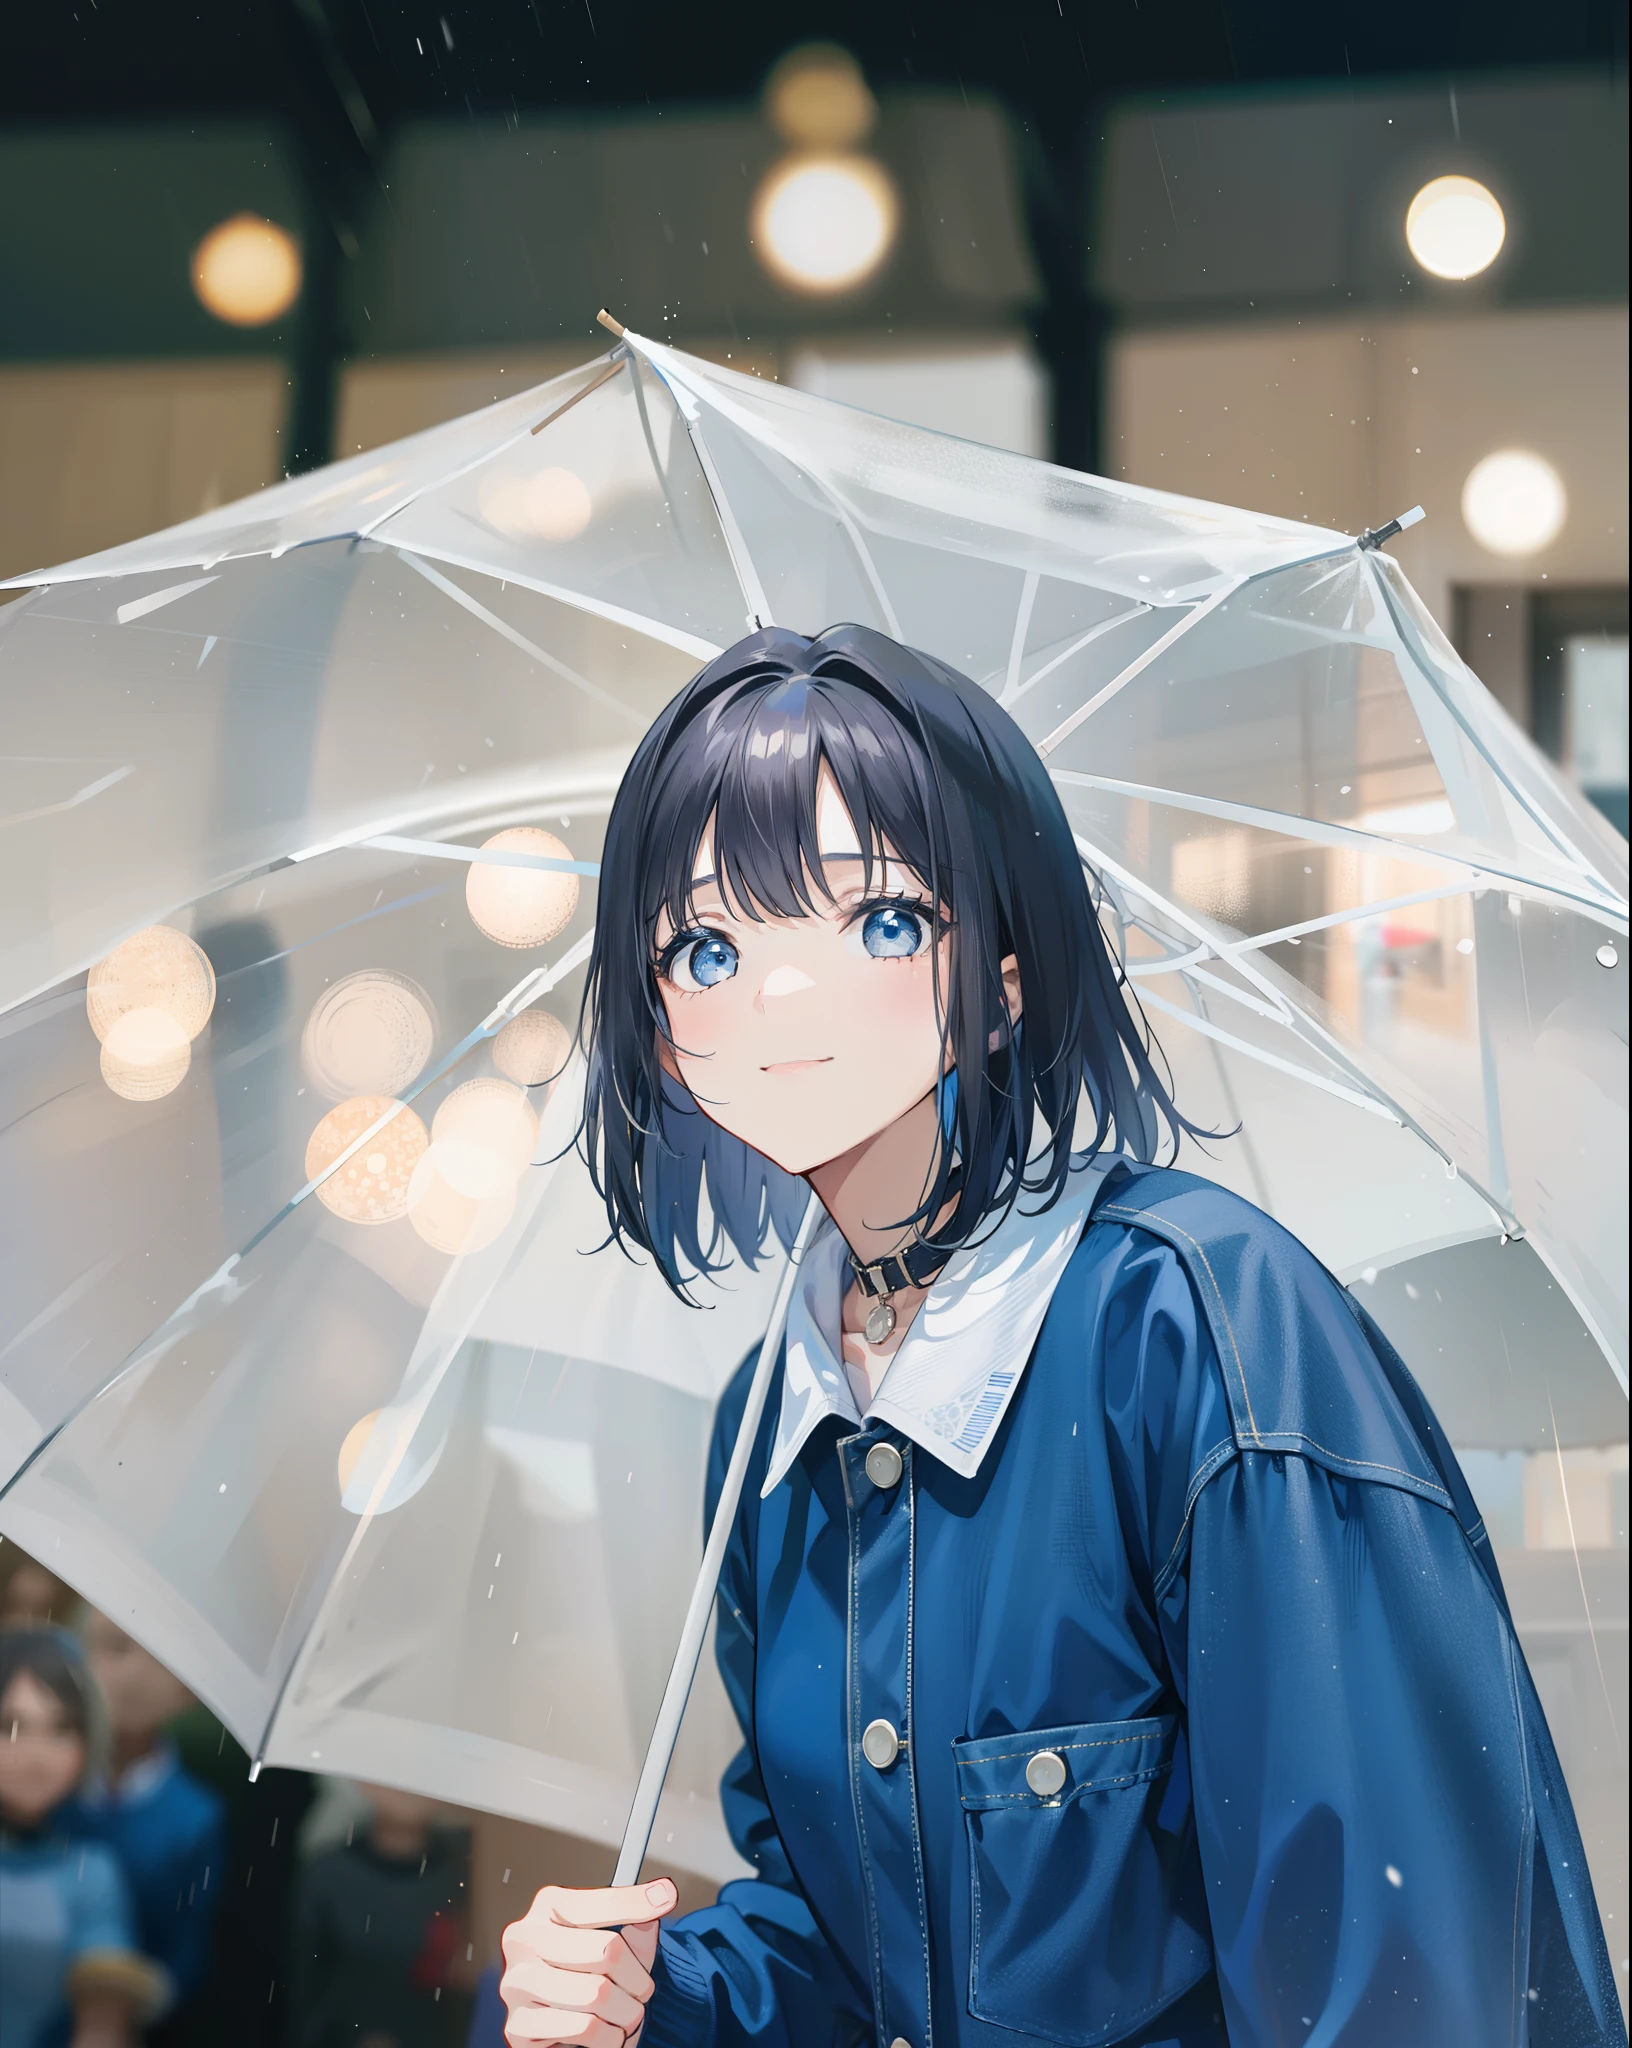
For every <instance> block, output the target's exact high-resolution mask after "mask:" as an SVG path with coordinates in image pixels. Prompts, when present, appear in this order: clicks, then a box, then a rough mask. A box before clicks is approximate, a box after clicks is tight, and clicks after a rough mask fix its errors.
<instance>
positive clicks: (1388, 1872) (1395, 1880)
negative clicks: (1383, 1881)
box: [1383, 1863, 1405, 1891]
mask: <svg viewBox="0 0 1632 2048" xmlns="http://www.w3.org/2000/svg"><path fill="white" fill-rule="evenodd" d="M1383 1875H1384V1877H1386V1878H1387V1879H1388V1881H1389V1883H1390V1884H1391V1885H1392V1886H1393V1887H1394V1889H1395V1890H1396V1891H1398V1890H1399V1888H1400V1886H1401V1885H1402V1884H1404V1883H1405V1879H1404V1878H1403V1877H1401V1875H1400V1873H1399V1872H1398V1871H1397V1870H1396V1869H1395V1868H1394V1866H1393V1864H1392V1863H1385V1864H1384V1865H1383Z"/></svg>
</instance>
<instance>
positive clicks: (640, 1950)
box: [618, 1920, 657, 1998]
mask: <svg viewBox="0 0 1632 2048" xmlns="http://www.w3.org/2000/svg"><path fill="white" fill-rule="evenodd" d="M619 1939H620V1940H621V1941H622V1942H623V1943H624V1944H625V1946H626V1947H627V1948H628V1950H629V1956H630V1960H631V1961H632V1962H633V1963H634V1964H635V1965H636V1966H637V1968H639V1969H641V1970H644V1971H646V1972H648V1979H647V1981H648V1982H650V1975H649V1973H650V1971H651V1967H652V1958H653V1957H654V1956H655V1955H656V1954H657V1922H656V1921H655V1920H648V1921H647V1923H646V1925H645V1926H644V1927H626V1928H625V1929H624V1930H623V1933H622V1935H621V1936H620V1937H619ZM618 1981H619V1983H620V1984H621V1983H622V1982H623V1979H622V1978H621V1977H620V1978H619V1979H618ZM624 1988H625V1989H626V1990H629V1991H634V1990H635V1987H634V1985H632V1984H629V1985H625V1987H624ZM650 1995H651V1994H650V1993H649V1992H639V1991H636V1992H635V1996H636V1997H637V1998H642V1997H649V1996H650Z"/></svg>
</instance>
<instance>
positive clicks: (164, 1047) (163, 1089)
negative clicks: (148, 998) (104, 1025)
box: [102, 1009, 193, 1102]
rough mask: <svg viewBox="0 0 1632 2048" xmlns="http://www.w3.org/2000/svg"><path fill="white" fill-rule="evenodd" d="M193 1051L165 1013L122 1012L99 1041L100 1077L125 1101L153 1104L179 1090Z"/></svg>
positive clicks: (151, 1010)
mask: <svg viewBox="0 0 1632 2048" xmlns="http://www.w3.org/2000/svg"><path fill="white" fill-rule="evenodd" d="M192 1059H193V1048H192V1044H191V1041H190V1040H189V1039H188V1036H187V1034H186V1032H185V1031H184V1030H183V1029H182V1028H181V1026H180V1025H179V1024H178V1023H177V1022H176V1020H175V1018H174V1017H173V1016H172V1015H171V1014H170V1012H169V1011H168V1010H159V1009H139V1010H124V1011H122V1012H121V1013H120V1014H119V1015H118V1016H117V1017H115V1018H114V1020H113V1023H112V1025H111V1026H110V1027H109V1030H108V1035H107V1037H106V1038H104V1039H103V1041H102V1078H103V1080H104V1081H106V1082H107V1084H108V1086H109V1087H110V1088H111V1089H112V1090H113V1092H114V1094H115V1095H122V1096H123V1097H124V1098H125V1100H126V1101H127V1102H156V1101H157V1100H158V1099H159V1097H160V1096H161V1095H168V1094H170V1092H171V1091H172V1089H175V1088H179V1087H180V1086H181V1084H182V1081H183V1080H184V1079H185V1078H186V1074H187V1069H188V1068H189V1067H190V1066H191V1065H192Z"/></svg>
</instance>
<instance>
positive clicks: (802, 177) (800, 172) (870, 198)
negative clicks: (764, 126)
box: [749, 152, 901, 295]
mask: <svg viewBox="0 0 1632 2048" xmlns="http://www.w3.org/2000/svg"><path fill="white" fill-rule="evenodd" d="M900 217H901V208H900V202H899V201H898V199H897V197H896V191H895V184H894V181H893V180H892V179H891V177H890V174H889V173H888V171H886V170H885V169H884V166H883V165H882V164H880V163H876V162H875V161H874V160H873V158H871V157H869V156H856V155H838V154H833V153H828V152H823V153H820V154H810V155H799V156H790V157H785V158H784V159H783V161H782V162H781V163H779V164H777V165H775V166H774V167H773V168H772V169H771V170H770V171H768V172H767V173H766V175H765V178H764V181H763V182H762V183H761V185H760V188H759V190H758V192H757V193H756V194H755V195H754V204H753V211H752V214H751V216H750V221H749V232H750V234H751V235H752V238H753V245H754V253H755V254H756V255H757V256H758V257H759V259H760V261H761V262H762V263H763V264H764V266H765V268H766V269H767V270H768V271H769V272H770V273H771V275H772V276H773V277H774V278H776V280H777V281H778V282H779V283H781V284H784V285H786V286H787V287H788V288H789V289H790V290H791V291H796V292H805V293H809V294H815V295H821V294H829V293H834V292H846V291H852V290H854V289H855V287H856V286H857V285H861V284H864V283H865V282H866V281H867V279H868V278H869V277H871V276H872V275H873V273H874V272H875V271H876V270H877V269H878V268H879V266H880V265H881V264H882V263H883V261H884V259H885V257H886V256H887V255H888V254H889V253H890V249H891V247H892V246H893V244H894V242H895V237H896V230H897V228H898V227H899V225H900Z"/></svg>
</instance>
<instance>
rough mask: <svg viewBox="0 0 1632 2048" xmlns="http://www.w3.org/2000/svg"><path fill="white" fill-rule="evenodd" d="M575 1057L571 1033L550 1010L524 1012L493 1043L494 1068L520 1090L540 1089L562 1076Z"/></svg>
mask: <svg viewBox="0 0 1632 2048" xmlns="http://www.w3.org/2000/svg"><path fill="white" fill-rule="evenodd" d="M571 1055H572V1033H571V1032H570V1031H569V1030H568V1029H567V1027H566V1025H565V1024H563V1023H562V1022H561V1019H560V1018H559V1017H556V1016H552V1015H551V1013H550V1012H549V1011H548V1010H523V1011H522V1013H521V1015H520V1016H519V1017H512V1018H511V1019H510V1022H509V1023H508V1024H506V1025H505V1026H504V1028H503V1029H502V1030H501V1031H500V1033H499V1035H498V1037H497V1038H495V1039H494V1041H493V1064H494V1066H496V1067H497V1068H498V1070H499V1072H500V1073H501V1074H503V1075H504V1076H505V1078H506V1079H507V1080H511V1081H514V1082H515V1083H516V1085H517V1086H518V1087H521V1088H539V1087H542V1086H543V1084H544V1083H545V1082H546V1081H553V1080H555V1079H556V1077H557V1076H558V1075H559V1074H560V1072H561V1070H562V1068H563V1067H564V1066H565V1065H566V1064H567V1061H568V1059H569V1058H570V1057H571Z"/></svg>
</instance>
